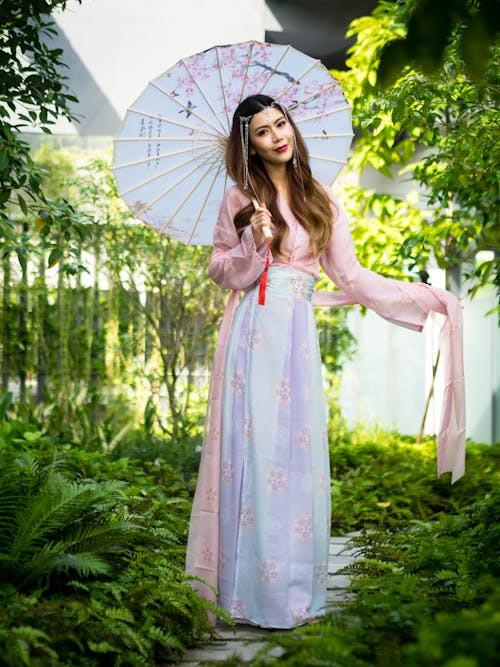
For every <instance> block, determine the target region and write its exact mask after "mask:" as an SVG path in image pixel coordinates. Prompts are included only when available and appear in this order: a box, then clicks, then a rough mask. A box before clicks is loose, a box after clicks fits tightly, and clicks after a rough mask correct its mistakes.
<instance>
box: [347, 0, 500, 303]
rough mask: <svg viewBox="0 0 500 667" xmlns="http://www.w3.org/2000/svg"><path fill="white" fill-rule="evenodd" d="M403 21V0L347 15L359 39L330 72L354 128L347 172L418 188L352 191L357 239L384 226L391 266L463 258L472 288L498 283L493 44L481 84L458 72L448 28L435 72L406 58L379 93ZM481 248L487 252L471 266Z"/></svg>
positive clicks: (413, 268) (444, 263)
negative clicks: (407, 193) (408, 193)
mask: <svg viewBox="0 0 500 667" xmlns="http://www.w3.org/2000/svg"><path fill="white" fill-rule="evenodd" d="M445 5H446V6H447V7H448V4H447V3H444V5H443V8H444V6H445ZM443 8H442V9H443ZM439 11H441V10H439ZM439 11H438V10H437V9H436V12H434V11H432V12H430V13H428V16H429V21H432V20H434V18H435V17H439ZM433 17H434V18H433ZM408 21H409V13H408V11H407V7H406V3H404V2H394V3H393V2H385V1H381V2H380V3H379V5H378V6H377V8H376V9H375V10H374V12H373V14H372V15H371V16H365V17H362V18H359V19H356V20H355V21H353V22H352V24H351V27H350V30H349V33H348V34H349V35H350V36H355V37H356V43H355V44H354V46H353V47H351V49H350V52H349V59H348V61H347V65H348V67H349V70H348V71H347V72H338V73H337V75H338V77H339V78H340V80H341V82H342V84H343V87H344V90H345V92H346V95H347V97H348V99H349V100H350V101H351V103H352V105H353V119H354V122H355V124H356V125H357V127H358V129H359V131H360V136H359V138H358V140H357V142H356V146H355V150H354V153H353V156H352V160H351V168H352V169H353V170H354V171H360V170H362V169H363V168H365V167H367V166H370V167H373V168H374V169H376V170H378V171H379V172H381V173H382V174H384V175H385V176H386V177H387V178H392V177H393V175H395V174H397V173H398V170H399V174H400V175H402V176H403V175H404V178H406V179H409V178H410V177H412V178H413V179H414V181H415V183H416V186H417V187H418V190H419V192H420V193H421V194H420V197H413V196H412V199H411V201H405V199H404V198H403V197H395V196H393V195H392V194H389V192H386V193H382V192H379V193H378V195H376V196H374V195H373V193H372V192H371V191H368V192H366V191H364V190H363V189H362V188H361V189H353V190H352V194H353V195H354V198H353V200H352V201H351V203H350V204H348V208H350V210H351V213H352V214H353V215H354V217H355V219H358V225H356V228H355V236H356V239H357V240H358V241H359V242H360V245H361V242H363V241H365V240H366V231H365V230H366V227H367V226H368V227H369V225H370V224H371V225H373V230H374V231H373V234H372V236H371V238H372V239H373V238H375V239H376V238H378V234H379V232H380V230H381V228H383V227H384V226H389V227H390V228H391V232H390V233H388V235H387V238H386V241H387V242H388V243H387V244H386V247H385V249H383V250H382V255H383V259H388V260H389V262H392V261H394V259H395V258H397V261H396V264H397V266H398V267H400V268H401V269H404V270H405V271H406V272H408V271H410V272H416V273H421V272H424V271H425V270H426V269H427V267H428V265H429V263H430V259H431V258H432V257H434V258H435V259H436V260H437V264H438V266H439V267H440V268H443V269H446V270H451V269H453V268H455V267H457V266H460V265H461V264H464V266H465V274H466V276H467V277H469V279H470V282H469V288H470V290H471V293H472V294H474V293H475V291H477V289H479V287H481V286H482V285H486V284H489V283H491V282H494V283H496V285H497V287H498V286H499V285H500V282H499V281H500V277H499V276H500V274H499V263H498V257H497V253H496V249H497V248H498V245H499V243H500V237H499V234H500V232H499V230H500V225H499V224H498V213H497V206H496V202H497V198H498V173H497V172H498V168H497V165H498V162H499V155H498V151H499V148H498V146H499V145H500V144H499V142H498V127H499V111H498V108H497V104H496V100H497V97H498V89H499V78H498V72H499V69H498V53H499V51H498V48H499V47H498V45H494V46H492V47H491V49H490V51H489V55H488V59H487V64H486V69H485V74H484V81H483V82H482V83H481V85H478V84H475V83H474V82H473V81H471V80H470V79H469V78H468V77H467V75H466V73H465V70H464V63H463V61H462V59H461V56H460V52H459V33H453V34H452V35H451V42H450V43H449V45H448V47H447V49H446V51H445V55H444V60H443V64H442V67H441V69H440V70H438V71H436V72H435V76H426V75H424V74H422V73H421V72H420V71H419V70H418V69H416V68H414V67H412V66H411V63H408V64H407V65H406V67H405V68H404V70H403V71H402V75H401V77H400V78H399V79H398V80H397V82H396V83H395V84H394V85H392V86H391V87H390V88H388V89H387V90H384V91H382V90H381V89H380V87H379V85H378V82H377V72H378V71H379V63H380V57H381V53H382V52H383V51H384V49H385V48H389V47H390V46H391V44H398V43H400V42H397V41H396V42H394V40H395V39H396V40H398V39H400V40H402V39H404V37H405V35H406V33H407V30H408V31H409V29H410V28H409V24H408ZM431 41H432V39H431ZM390 188H391V184H390V183H388V184H387V190H389V189H390ZM382 197H384V198H385V199H384V201H385V202H386V203H387V202H388V201H389V200H392V201H393V207H394V211H395V214H394V215H392V214H391V213H390V212H389V211H388V210H387V212H386V213H384V214H383V215H382V216H381V217H380V211H379V209H380V204H381V198H382ZM405 207H406V209H407V210H408V211H409V212H410V217H409V218H406V217H405V215H404V210H405ZM398 212H401V214H402V215H399V214H398ZM377 219H380V222H376V221H377ZM358 228H360V229H361V233H360V232H359V231H358ZM358 237H359V238H358ZM361 247H362V250H361V251H362V252H363V246H361ZM365 247H366V246H365ZM479 251H488V252H489V253H490V254H492V253H493V255H492V258H491V259H489V260H488V261H487V262H485V263H482V264H478V265H477V266H476V255H477V253H478V252H479ZM378 252H379V248H378V247H377V246H376V247H375V249H374V251H373V252H370V253H369V255H368V257H366V258H365V261H366V260H368V261H367V263H368V265H369V266H372V265H374V263H373V262H374V256H378Z"/></svg>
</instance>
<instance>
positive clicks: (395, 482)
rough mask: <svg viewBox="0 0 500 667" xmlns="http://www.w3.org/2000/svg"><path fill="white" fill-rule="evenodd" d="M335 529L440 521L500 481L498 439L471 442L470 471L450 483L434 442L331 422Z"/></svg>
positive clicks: (469, 446)
mask: <svg viewBox="0 0 500 667" xmlns="http://www.w3.org/2000/svg"><path fill="white" fill-rule="evenodd" d="M329 436H330V438H329V439H330V460H331V492H332V530H333V531H334V532H335V533H338V534H344V533H346V532H348V531H351V530H360V529H363V528H379V529H382V528H386V529H393V528H395V529H397V528H398V527H399V526H400V524H401V522H405V521H412V520H424V521H429V520H436V519H438V518H439V517H440V516H442V515H443V514H445V513H448V512H456V511H458V510H459V509H460V508H463V507H464V506H465V505H468V504H469V503H470V502H472V501H473V500H474V499H476V498H477V493H478V489H480V488H481V489H482V491H483V492H484V493H488V492H489V491H491V490H493V489H494V488H495V487H496V486H498V485H499V484H500V475H499V470H500V466H499V465H498V464H499V459H500V443H499V444H497V445H491V446H490V445H481V444H474V443H469V444H468V446H467V463H466V467H467V472H466V474H465V476H464V477H462V478H461V479H460V480H459V481H458V482H456V483H455V484H453V485H451V484H450V475H449V474H444V475H442V476H441V478H439V479H438V478H437V477H436V443H435V442H434V440H432V439H430V438H429V439H426V440H425V441H424V442H423V443H416V442H415V438H412V437H402V436H401V435H399V434H398V433H396V432H387V431H382V430H368V431H367V430H365V429H363V428H362V427H359V428H358V429H356V430H354V431H353V432H346V431H345V430H344V431H342V429H340V431H339V426H338V423H336V422H331V424H330V433H329Z"/></svg>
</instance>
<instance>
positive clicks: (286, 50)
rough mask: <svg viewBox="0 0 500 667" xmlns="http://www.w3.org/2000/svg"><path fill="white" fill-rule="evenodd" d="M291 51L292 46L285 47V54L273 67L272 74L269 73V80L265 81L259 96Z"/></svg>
mask: <svg viewBox="0 0 500 667" xmlns="http://www.w3.org/2000/svg"><path fill="white" fill-rule="evenodd" d="M290 49H291V46H290V44H288V45H287V46H286V47H285V50H284V51H283V53H282V54H281V56H280V59H279V60H278V62H277V63H276V64H275V65H274V67H273V69H272V70H271V71H270V73H269V75H268V77H267V79H266V80H265V81H264V85H263V86H262V88H261V89H260V90H259V94H261V93H262V91H263V90H264V88H265V87H266V86H267V84H268V82H269V80H270V79H271V77H273V76H274V74H275V73H276V70H277V69H278V67H279V66H280V65H281V61H282V60H283V58H284V57H285V56H286V54H287V53H288V51H290ZM276 99H277V98H276Z"/></svg>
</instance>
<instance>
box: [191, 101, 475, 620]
mask: <svg viewBox="0 0 500 667" xmlns="http://www.w3.org/2000/svg"><path fill="white" fill-rule="evenodd" d="M226 163H227V169H228V173H229V175H230V176H231V178H232V179H233V180H234V181H235V183H236V185H235V186H233V187H231V188H230V189H229V190H228V191H227V192H226V193H225V196H224V199H223V201H222V205H221V208H220V213H219V217H218V220H217V224H216V228H215V233H214V249H213V253H212V256H211V261H210V268H209V272H210V276H211V277H212V279H213V280H214V281H215V282H216V283H217V284H218V285H219V286H220V287H222V288H225V289H231V290H233V294H232V297H231V299H230V302H229V304H228V307H227V309H226V313H225V315H224V319H223V322H222V326H221V331H220V336H219V344H218V348H217V351H216V355H215V360H214V367H213V371H212V381H211V389H210V398H209V412H208V415H207V428H206V434H205V440H204V446H203V452H202V462H201V467H200V475H199V480H198V486H197V491H196V496H195V500H194V504H193V513H192V518H191V525H190V536H189V544H188V559H187V571H188V572H190V573H192V574H196V575H197V576H199V577H201V578H203V579H204V580H206V581H208V582H209V583H211V584H212V585H213V586H214V588H215V589H217V591H218V597H217V598H216V597H215V595H214V593H213V591H211V590H210V589H209V587H208V586H205V585H204V584H202V583H201V582H200V583H199V586H198V588H199V591H200V594H202V595H203V596H205V597H208V598H209V599H212V600H215V599H217V600H218V602H219V604H220V605H221V606H223V607H224V608H225V609H227V610H228V611H229V612H230V613H231V615H232V616H233V618H235V620H237V621H240V622H250V623H253V624H256V625H260V626H263V627H273V628H289V627H292V626H294V625H296V624H298V623H301V622H303V621H304V620H306V619H307V618H310V617H313V616H316V615H318V614H321V613H324V611H325V595H326V583H327V575H328V544H329V535H330V482H329V458H328V440H327V424H326V409H325V403H324V397H323V389H322V376H321V359H320V353H319V347H318V340H317V334H316V326H315V321H314V317H313V312H312V302H315V303H318V304H329V305H342V304H348V303H361V304H363V305H365V306H368V307H369V308H371V309H373V310H374V311H375V312H377V313H378V314H379V315H381V316H382V317H384V318H386V319H388V320H390V321H392V322H395V323H396V324H400V325H402V326H406V327H409V328H412V329H415V330H421V329H422V327H423V324H424V322H425V320H426V318H427V316H428V314H429V312H430V311H432V310H434V311H437V312H439V313H441V314H442V315H445V316H446V319H445V326H444V327H443V330H442V339H443V340H444V341H445V342H446V345H447V347H446V350H445V352H447V353H446V355H445V356H446V359H447V362H448V363H447V365H446V373H447V377H446V382H447V390H446V394H445V405H444V408H443V417H442V425H441V430H440V435H439V437H440V450H439V459H438V464H439V465H438V469H439V472H440V473H441V472H444V471H449V470H451V471H452V473H453V480H455V479H457V478H458V477H460V476H461V474H463V454H464V445H465V431H464V404H463V371H462V364H461V308H460V305H459V304H458V301H457V300H456V299H455V297H453V296H452V295H451V294H449V293H448V292H446V291H445V290H440V289H436V288H431V287H429V286H428V285H424V284H421V283H402V282H399V281H395V280H391V279H388V278H384V277H382V276H379V275H377V274H374V273H373V272H371V271H368V270H367V269H364V268H362V267H361V266H360V265H359V263H358V262H357V260H356V257H355V254H354V247H353V243H352V239H351V235H350V231H349V224H348V221H347V218H346V216H345V214H344V212H343V211H342V209H341V207H340V206H339V204H338V202H337V201H336V199H335V198H334V197H333V195H332V194H331V192H330V191H329V189H327V188H326V187H324V186H322V185H321V184H319V183H317V182H316V181H315V180H314V179H313V178H312V175H311V170H310V167H309V163H308V155H307V150H306V147H305V144H304V142H303V139H302V138H301V136H300V133H299V131H298V129H297V127H296V126H295V124H294V123H293V120H292V119H291V117H290V115H289V114H288V112H287V110H286V109H284V108H283V107H282V106H281V105H280V104H279V103H277V102H275V101H274V100H273V99H272V98H270V97H266V96H264V95H255V96H252V97H249V98H247V99H246V100H244V101H243V102H242V103H241V104H240V105H239V107H238V108H237V110H236V112H235V114H234V118H233V125H232V130H231V134H230V136H229V141H228V145H227V152H226ZM268 236H271V240H270V242H269V247H268V242H267V240H266V238H267V237H268ZM267 265H269V269H268V270H267V269H266V267H267ZM320 267H322V268H323V270H324V271H325V273H326V274H327V275H328V276H329V277H330V278H331V279H332V281H333V282H334V283H335V284H336V286H337V287H338V288H339V290H338V291H337V292H334V293H332V294H330V295H329V296H327V297H324V298H323V299H321V297H318V296H317V295H315V297H313V289H314V284H315V282H316V280H317V279H318V277H319V270H320ZM241 292H243V296H242V298H241V300H240V301H239V303H238V299H239V295H240V293H241Z"/></svg>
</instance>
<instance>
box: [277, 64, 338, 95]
mask: <svg viewBox="0 0 500 667" xmlns="http://www.w3.org/2000/svg"><path fill="white" fill-rule="evenodd" d="M319 62H320V61H319V60H315V61H314V62H313V64H312V65H309V67H308V68H307V69H306V70H305V71H304V72H302V74H301V75H300V76H299V77H297V78H296V79H294V80H293V81H292V83H291V84H290V85H289V86H288V87H287V88H285V89H284V90H282V91H281V93H280V94H279V95H277V96H276V98H275V99H276V100H279V99H280V97H283V95H286V93H287V92H288V91H289V90H290V88H293V86H295V85H296V84H297V83H299V81H300V80H301V79H303V78H304V77H305V76H306V74H308V73H309V72H310V71H311V70H312V69H314V68H315V67H316V65H317V64H318V63H319ZM326 90H328V88H326ZM319 92H323V91H322V90H321V91H319Z"/></svg>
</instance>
